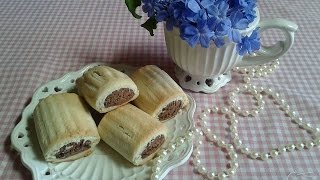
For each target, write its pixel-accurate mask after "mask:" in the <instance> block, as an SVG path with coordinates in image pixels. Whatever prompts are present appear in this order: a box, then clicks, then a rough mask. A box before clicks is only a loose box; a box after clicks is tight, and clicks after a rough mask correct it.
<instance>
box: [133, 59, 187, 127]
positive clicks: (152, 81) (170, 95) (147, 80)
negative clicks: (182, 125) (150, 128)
mask: <svg viewBox="0 0 320 180" xmlns="http://www.w3.org/2000/svg"><path fill="white" fill-rule="evenodd" d="M131 79H132V80H133V81H134V82H135V84H136V85H137V87H138V89H139V92H140V95H139V97H138V98H137V99H135V100H134V101H133V104H134V105H136V106H137V107H139V108H140V109H142V110H143V111H145V112H146V113H148V114H150V115H151V116H153V117H156V118H157V119H158V120H160V121H165V120H168V119H172V118H174V117H175V116H176V114H177V113H178V112H179V110H180V109H182V108H184V107H185V106H186V105H187V104H188V102H189V101H188V98H187V96H186V94H185V93H184V92H183V90H182V89H181V88H180V86H179V85H178V84H177V83H176V82H175V81H174V80H173V79H172V78H171V77H170V76H169V75H168V74H167V73H166V72H165V71H163V70H161V69H160V68H158V67H157V66H154V65H147V66H144V67H141V68H140V69H138V70H136V71H135V72H134V73H133V74H132V75H131Z"/></svg>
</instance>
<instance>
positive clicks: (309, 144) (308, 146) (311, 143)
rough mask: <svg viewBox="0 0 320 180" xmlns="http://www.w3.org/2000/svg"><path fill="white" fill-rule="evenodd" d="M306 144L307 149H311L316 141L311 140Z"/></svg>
mask: <svg viewBox="0 0 320 180" xmlns="http://www.w3.org/2000/svg"><path fill="white" fill-rule="evenodd" d="M305 144H306V148H307V149H310V148H312V147H313V146H314V143H313V142H312V141H309V142H307V143H305Z"/></svg>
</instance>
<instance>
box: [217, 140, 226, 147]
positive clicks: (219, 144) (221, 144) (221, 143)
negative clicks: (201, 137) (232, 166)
mask: <svg viewBox="0 0 320 180" xmlns="http://www.w3.org/2000/svg"><path fill="white" fill-rule="evenodd" d="M217 144H218V146H220V147H226V145H227V144H226V142H225V141H223V140H218V141H217Z"/></svg>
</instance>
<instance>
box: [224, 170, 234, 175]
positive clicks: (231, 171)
mask: <svg viewBox="0 0 320 180" xmlns="http://www.w3.org/2000/svg"><path fill="white" fill-rule="evenodd" d="M226 173H227V174H228V175H234V174H235V173H236V170H235V169H228V170H227V171H226Z"/></svg>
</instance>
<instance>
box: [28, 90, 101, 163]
mask: <svg viewBox="0 0 320 180" xmlns="http://www.w3.org/2000/svg"><path fill="white" fill-rule="evenodd" d="M34 124H35V129H36V132H37V137H38V141H39V145H40V147H41V150H42V152H43V155H44V157H45V159H46V160H47V161H51V162H60V161H68V160H69V159H73V158H74V157H70V158H65V159H61V160H60V159H57V157H56V156H55V154H56V153H57V152H58V151H59V149H60V148H61V147H62V146H63V145H65V144H68V143H70V142H79V141H80V140H81V139H84V140H90V141H91V142H92V144H91V149H92V148H94V146H95V145H96V144H98V142H99V141H100V136H99V134H98V131H97V127H96V125H95V122H94V120H93V118H92V117H91V114H90V112H89V110H88V108H87V107H86V104H85V103H84V101H83V100H82V99H81V98H80V97H79V96H78V95H76V94H74V93H60V94H54V95H50V96H49V97H47V98H44V99H42V100H41V101H40V102H39V104H38V105H37V106H36V108H35V110H34ZM81 154H83V155H85V154H86V153H84V152H83V153H80V154H79V155H80V156H79V155H77V156H75V157H81V156H83V155H81Z"/></svg>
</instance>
